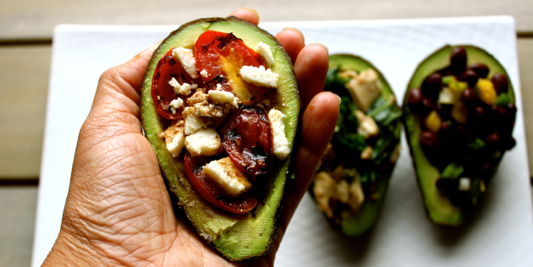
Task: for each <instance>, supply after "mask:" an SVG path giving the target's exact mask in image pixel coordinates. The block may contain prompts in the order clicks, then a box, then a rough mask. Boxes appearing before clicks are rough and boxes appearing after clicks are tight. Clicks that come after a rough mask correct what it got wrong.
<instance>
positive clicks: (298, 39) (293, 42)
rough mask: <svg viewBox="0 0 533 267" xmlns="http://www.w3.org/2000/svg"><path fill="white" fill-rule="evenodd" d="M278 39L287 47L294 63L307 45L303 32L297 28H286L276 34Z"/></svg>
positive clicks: (286, 49)
mask: <svg viewBox="0 0 533 267" xmlns="http://www.w3.org/2000/svg"><path fill="white" fill-rule="evenodd" d="M276 39H278V42H279V43H280V44H281V46H283V48H285V51H287V54H289V57H290V58H291V61H292V63H293V64H294V63H295V62H296V58H297V57H298V54H299V53H300V51H301V50H302V49H303V48H304V46H305V39H304V36H303V34H302V32H300V31H299V30H298V29H295V28H286V29H283V30H282V31H280V32H279V33H278V34H276Z"/></svg>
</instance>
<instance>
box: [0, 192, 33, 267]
mask: <svg viewBox="0 0 533 267" xmlns="http://www.w3.org/2000/svg"><path fill="white" fill-rule="evenodd" d="M36 208H37V186H2V187H0V214H1V216H0V266H6V267H7V266H30V263H31V252H32V247H33V232H34V228H35V211H36Z"/></svg>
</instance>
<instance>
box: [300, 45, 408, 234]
mask: <svg viewBox="0 0 533 267" xmlns="http://www.w3.org/2000/svg"><path fill="white" fill-rule="evenodd" d="M325 90H326V91H331V92H333V93H335V94H337V95H338V96H339V97H340V98H341V106H340V113H339V117H338V120H337V124H336V127H335V132H334V134H333V137H332V140H331V142H330V144H329V145H328V148H327V151H326V153H325V154H324V156H323V158H322V160H321V163H320V166H319V168H318V169H317V170H316V172H315V175H314V178H313V182H312V183H311V186H310V188H309V192H310V194H311V195H312V196H313V198H314V200H315V202H316V204H317V205H318V208H319V209H320V211H322V212H323V213H324V215H325V216H326V218H327V220H328V221H329V223H330V225H332V226H333V227H334V228H336V229H338V230H339V231H340V232H341V233H343V234H344V235H347V236H360V235H362V234H364V233H365V232H367V231H368V230H369V229H371V228H372V226H373V225H374V224H375V223H376V221H377V219H378V217H379V213H380V211H381V207H382V206H383V203H384V201H385V196H386V193H387V189H388V185H389V181H390V178H391V175H392V171H393V169H394V166H395V164H396V161H397V160H398V157H399V153H400V135H401V126H400V118H401V110H400V108H399V107H398V105H397V103H396V98H395V96H394V93H393V91H392V89H391V87H390V85H389V84H388V82H387V81H386V80H385V77H384V76H383V75H382V74H381V73H380V72H379V70H378V69H377V68H376V67H375V66H373V65H372V64H371V63H370V62H368V61H366V60H365V59H363V58H361V57H358V56H354V55H349V54H338V55H331V56H330V57H329V70H328V75H327V79H326V85H325Z"/></svg>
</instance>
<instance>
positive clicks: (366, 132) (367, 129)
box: [355, 110, 379, 139]
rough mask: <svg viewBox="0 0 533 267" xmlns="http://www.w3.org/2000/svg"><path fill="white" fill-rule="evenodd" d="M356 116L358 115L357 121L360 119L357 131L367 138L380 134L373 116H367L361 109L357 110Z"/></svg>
mask: <svg viewBox="0 0 533 267" xmlns="http://www.w3.org/2000/svg"><path fill="white" fill-rule="evenodd" d="M355 117H357V121H359V126H358V127H357V133H359V134H361V135H363V136H364V137H365V139H368V138H370V137H372V136H376V135H378V133H379V128H378V125H377V124H376V122H375V121H374V119H372V117H369V116H367V115H366V114H365V113H363V112H362V111H360V110H356V111H355Z"/></svg>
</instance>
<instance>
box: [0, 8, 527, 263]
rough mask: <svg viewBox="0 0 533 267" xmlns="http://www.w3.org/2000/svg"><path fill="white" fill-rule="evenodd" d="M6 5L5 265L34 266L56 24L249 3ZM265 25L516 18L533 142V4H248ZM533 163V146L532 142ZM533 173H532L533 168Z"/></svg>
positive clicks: (1, 163)
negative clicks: (266, 23)
mask: <svg viewBox="0 0 533 267" xmlns="http://www.w3.org/2000/svg"><path fill="white" fill-rule="evenodd" d="M221 2H222V1H213V0H196V1H177V2H176V1H170V0H165V1H159V3H158V4H157V5H154V4H152V3H148V2H147V1H141V0H129V1H126V0H117V1H109V0H95V1H68V0H55V1H51V0H41V1H35V0H2V1H0V84H2V89H1V94H0V266H29V265H30V261H31V251H32V244H33V231H34V227H35V225H34V224H35V211H36V204H37V203H36V201H37V188H38V183H39V171H40V164H41V150H42V140H43V130H44V124H45V121H44V118H45V111H46V98H47V89H48V83H49V74H50V60H51V51H52V50H51V48H52V43H53V40H52V33H53V28H54V26H55V25H57V24H64V23H71V24H129V25H145V24H173V25H177V24H182V23H185V22H187V21H190V20H193V19H196V18H199V17H212V16H225V15H227V14H228V13H230V12H231V11H232V10H234V9H236V8H239V7H241V5H242V4H243V3H242V1H238V0H228V1H224V3H223V4H221ZM246 5H247V6H251V7H253V8H255V9H256V10H257V11H258V12H259V13H260V15H261V20H262V21H295V20H354V19H396V18H421V17H424V18H425V17H458V16H482V15H483V16H484V15H511V16H513V17H514V18H515V20H516V30H517V36H518V42H517V45H518V58H519V68H520V77H521V86H520V87H521V89H522V96H523V103H524V104H525V105H524V107H523V112H524V115H525V120H526V124H525V125H526V136H527V139H528V141H529V142H528V143H530V144H532V143H533V123H528V122H529V121H531V119H533V107H532V106H531V105H527V104H529V103H533V75H530V74H531V73H533V16H531V14H530V13H531V12H533V1H530V0H508V1H503V0H502V1H493V0H475V1H463V0H452V1H446V2H443V1H436V0H404V1H401V2H400V1H397V0H374V1H353V0H352V1H350V0H340V1H333V2H332V1H329V2H324V1H322V0H294V1H288V0H271V1H268V2H267V1H249V2H247V3H246ZM528 154H529V159H530V160H529V162H530V164H529V166H530V170H531V168H532V166H533V164H531V163H532V160H533V145H528ZM530 172H531V171H530Z"/></svg>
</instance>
